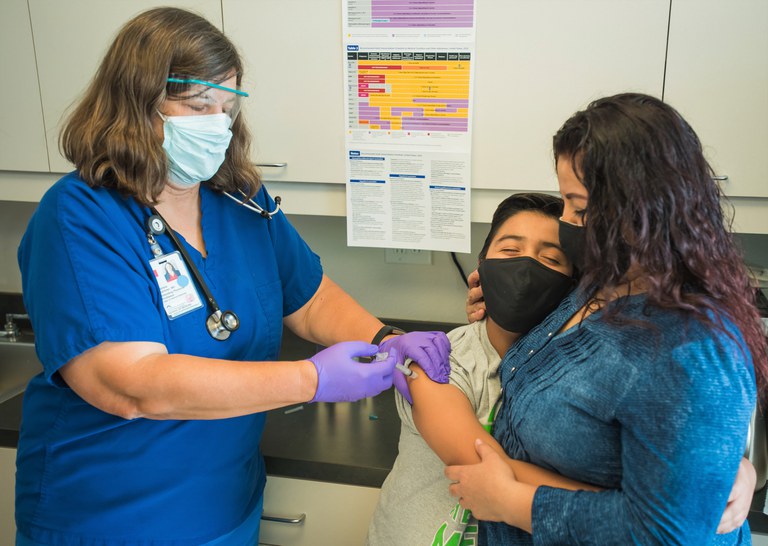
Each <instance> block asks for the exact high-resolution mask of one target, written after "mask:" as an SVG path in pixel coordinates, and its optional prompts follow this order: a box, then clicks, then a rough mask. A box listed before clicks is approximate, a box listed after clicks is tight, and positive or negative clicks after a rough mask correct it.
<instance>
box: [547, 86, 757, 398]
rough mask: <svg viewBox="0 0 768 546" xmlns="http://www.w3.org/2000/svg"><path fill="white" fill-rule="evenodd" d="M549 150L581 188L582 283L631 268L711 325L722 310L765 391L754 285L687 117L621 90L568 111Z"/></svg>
mask: <svg viewBox="0 0 768 546" xmlns="http://www.w3.org/2000/svg"><path fill="white" fill-rule="evenodd" d="M554 152H555V160H556V161H557V159H558V158H564V159H566V160H573V164H574V171H575V172H576V174H577V176H578V177H579V179H580V181H581V183H582V184H584V186H585V187H586V189H587V191H588V192H589V199H588V201H587V208H586V215H585V218H586V222H585V228H584V229H585V236H586V245H585V255H584V257H583V270H582V280H581V283H582V287H583V288H584V289H585V290H586V291H587V292H588V293H589V294H595V293H597V292H598V291H599V290H600V289H602V288H606V287H612V286H618V285H620V284H621V283H622V282H625V280H627V279H626V275H627V273H628V272H629V271H630V268H632V269H633V270H635V271H640V272H641V275H642V279H643V281H645V282H646V284H647V289H648V292H647V294H648V301H649V302H650V303H652V304H653V305H656V306H659V307H662V308H667V309H676V310H680V311H682V312H684V313H686V314H689V315H693V316H695V317H697V318H698V319H700V320H701V321H703V322H704V323H707V324H714V325H715V326H716V327H718V328H721V329H724V325H723V323H722V317H723V315H724V314H725V316H727V317H728V319H730V320H731V321H732V322H733V323H734V324H735V325H736V326H737V327H738V328H739V330H740V332H741V334H742V336H743V337H744V341H745V342H746V345H747V347H748V349H749V351H750V353H751V356H752V362H753V364H754V369H755V375H756V378H757V385H758V389H759V392H760V394H761V396H762V397H765V394H766V391H765V389H766V385H767V383H768V356H767V355H766V340H765V337H764V335H763V332H762V325H761V322H760V318H759V313H758V310H757V307H756V302H755V300H756V291H755V288H754V287H753V285H752V283H751V281H750V277H749V274H748V271H747V268H746V266H745V265H744V261H743V257H742V255H741V252H740V250H739V248H738V247H737V245H736V244H735V242H734V239H733V236H732V235H731V233H730V221H729V220H728V219H726V217H725V215H724V214H723V211H722V208H721V207H722V203H721V201H723V200H724V199H723V196H722V193H721V191H720V188H719V187H718V185H717V184H716V183H715V181H714V180H713V178H712V177H713V172H712V169H711V167H710V165H709V164H708V163H707V160H706V159H705V158H704V154H703V152H702V146H701V142H700V141H699V138H698V136H697V135H696V133H695V132H694V130H693V129H692V128H691V126H690V125H689V124H688V123H687V122H686V121H685V120H684V119H683V117H682V116H681V115H680V114H679V113H678V112H677V111H676V110H675V109H674V108H672V107H671V106H669V105H668V104H666V103H664V102H662V101H661V100H659V99H656V98H654V97H651V96H648V95H642V94H636V93H625V94H621V95H616V96H612V97H606V98H603V99H599V100H596V101H594V102H593V103H591V104H590V105H589V106H588V107H587V108H586V109H585V110H583V111H581V112H577V113H576V114H574V115H573V116H572V117H571V118H570V119H569V120H568V121H566V122H565V124H564V125H563V126H562V128H561V129H560V130H559V131H558V132H557V134H556V135H555V137H554ZM630 281H631V279H630ZM609 315H610V313H609Z"/></svg>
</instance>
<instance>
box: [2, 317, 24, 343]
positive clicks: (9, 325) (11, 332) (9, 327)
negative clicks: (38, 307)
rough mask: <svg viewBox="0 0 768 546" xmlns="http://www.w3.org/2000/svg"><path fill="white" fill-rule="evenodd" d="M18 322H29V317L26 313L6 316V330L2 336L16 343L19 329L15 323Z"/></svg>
mask: <svg viewBox="0 0 768 546" xmlns="http://www.w3.org/2000/svg"><path fill="white" fill-rule="evenodd" d="M16 320H29V315H28V314H26V313H6V314H5V330H3V331H2V332H0V335H2V336H3V337H6V338H8V340H9V341H16V336H18V335H19V327H18V325H17V324H16V322H14V321H16Z"/></svg>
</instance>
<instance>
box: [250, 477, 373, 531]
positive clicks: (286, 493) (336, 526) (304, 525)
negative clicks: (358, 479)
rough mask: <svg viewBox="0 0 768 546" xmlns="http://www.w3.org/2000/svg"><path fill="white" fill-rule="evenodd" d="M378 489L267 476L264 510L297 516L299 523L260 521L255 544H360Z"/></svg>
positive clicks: (269, 512) (265, 512) (276, 513)
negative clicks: (301, 520) (302, 516)
mask: <svg viewBox="0 0 768 546" xmlns="http://www.w3.org/2000/svg"><path fill="white" fill-rule="evenodd" d="M379 493H380V490H379V489H375V488H373V487H357V486H351V485H341V484H338V483H329V482H315V481H310V480H296V479H292V478H279V477H275V476H269V477H268V478H267V488H266V490H265V491H264V514H265V515H280V516H288V517H293V516H298V515H300V514H304V516H305V519H304V520H303V522H301V523H277V522H274V521H262V522H261V530H260V533H259V544H269V545H280V546H283V545H284V546H309V545H312V546H360V544H365V537H366V535H367V534H368V522H369V521H370V519H371V516H372V515H373V510H374V509H375V508H376V503H377V502H378V501H379Z"/></svg>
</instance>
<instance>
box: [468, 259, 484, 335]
mask: <svg viewBox="0 0 768 546" xmlns="http://www.w3.org/2000/svg"><path fill="white" fill-rule="evenodd" d="M467 282H468V283H469V291H468V292H467V320H468V321H469V322H476V321H478V320H481V319H482V318H484V317H485V301H484V300H483V287H482V286H480V273H478V272H477V269H475V270H474V271H473V272H472V273H470V274H469V277H467Z"/></svg>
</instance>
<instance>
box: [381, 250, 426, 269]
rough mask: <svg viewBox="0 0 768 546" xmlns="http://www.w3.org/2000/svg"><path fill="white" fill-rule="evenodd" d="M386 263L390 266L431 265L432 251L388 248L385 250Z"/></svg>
mask: <svg viewBox="0 0 768 546" xmlns="http://www.w3.org/2000/svg"><path fill="white" fill-rule="evenodd" d="M384 262H386V263H388V264H419V265H430V264H431V263H432V251H431V250H414V249H410V248H387V249H385V250H384Z"/></svg>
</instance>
